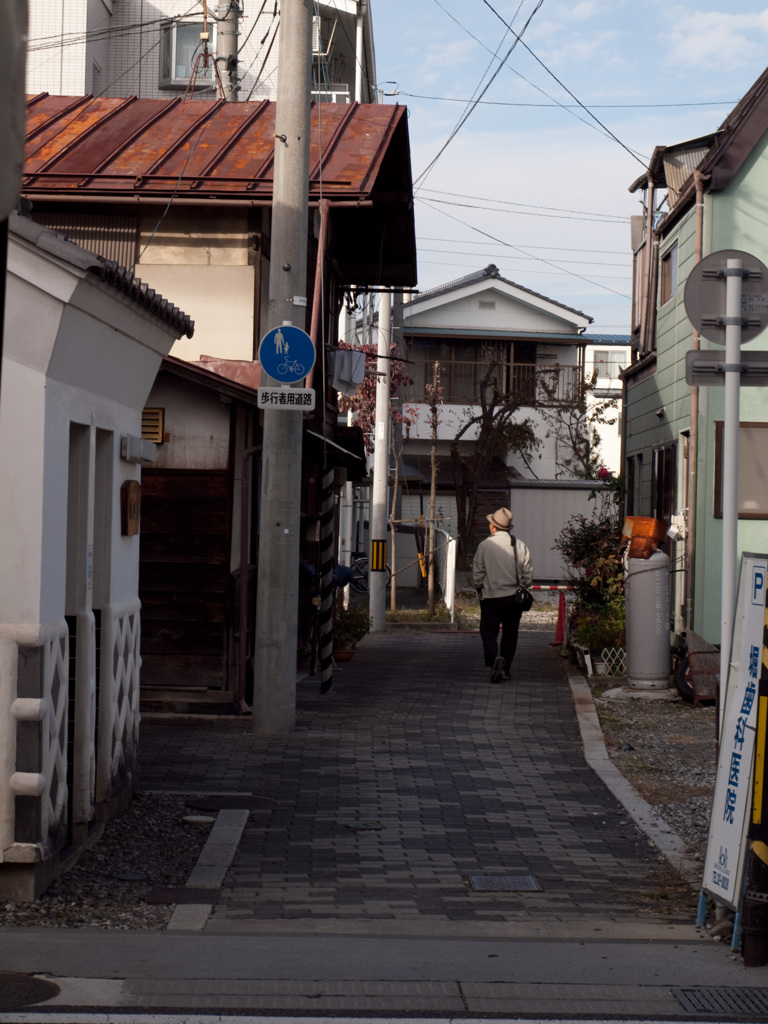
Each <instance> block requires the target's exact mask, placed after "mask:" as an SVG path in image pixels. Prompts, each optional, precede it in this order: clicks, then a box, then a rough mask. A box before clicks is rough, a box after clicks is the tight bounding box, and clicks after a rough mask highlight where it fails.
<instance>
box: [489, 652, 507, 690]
mask: <svg viewBox="0 0 768 1024" xmlns="http://www.w3.org/2000/svg"><path fill="white" fill-rule="evenodd" d="M503 675H504V659H503V658H502V657H501V655H499V657H498V658H497V659H496V661H494V663H493V668H492V669H491V682H492V683H500V682H501V680H502V677H503Z"/></svg>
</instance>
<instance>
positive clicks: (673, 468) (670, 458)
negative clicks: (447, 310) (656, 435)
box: [651, 441, 677, 523]
mask: <svg viewBox="0 0 768 1024" xmlns="http://www.w3.org/2000/svg"><path fill="white" fill-rule="evenodd" d="M676 506H677V441H675V442H674V444H668V445H664V446H663V447H659V448H654V449H653V469H652V476H651V515H652V516H653V518H654V519H661V520H662V521H663V522H665V523H668V522H670V520H671V518H672V516H673V515H674V514H675V511H676Z"/></svg>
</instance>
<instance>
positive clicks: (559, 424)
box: [538, 367, 618, 480]
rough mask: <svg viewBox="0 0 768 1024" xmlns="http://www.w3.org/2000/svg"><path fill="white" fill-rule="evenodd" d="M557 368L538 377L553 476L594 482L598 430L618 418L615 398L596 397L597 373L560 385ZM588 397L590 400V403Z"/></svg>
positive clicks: (597, 464) (599, 464)
mask: <svg viewBox="0 0 768 1024" xmlns="http://www.w3.org/2000/svg"><path fill="white" fill-rule="evenodd" d="M557 369H558V368H557V367H551V368H547V369H546V370H543V371H540V372H539V375H538V386H539V388H540V390H541V392H542V395H543V402H542V405H541V409H540V415H541V418H542V419H543V420H544V423H545V425H546V432H545V434H544V436H545V438H546V439H548V440H552V441H553V443H554V450H555V465H556V466H557V474H556V475H557V477H558V478H559V477H563V476H564V477H577V478H579V479H584V480H596V479H597V477H598V473H599V471H600V469H601V468H602V455H601V452H600V434H599V432H598V427H601V426H613V424H614V423H615V422H616V419H617V417H618V413H617V411H616V410H617V408H618V402H617V400H616V399H615V398H600V397H599V396H598V393H597V388H596V384H597V374H596V373H595V374H593V375H592V377H591V378H590V379H588V380H585V379H583V378H579V379H576V380H573V381H570V382H566V383H565V384H563V382H562V380H560V379H559V376H558V373H557ZM590 397H593V398H594V401H593V402H592V403H591V404H590V401H589V399H590Z"/></svg>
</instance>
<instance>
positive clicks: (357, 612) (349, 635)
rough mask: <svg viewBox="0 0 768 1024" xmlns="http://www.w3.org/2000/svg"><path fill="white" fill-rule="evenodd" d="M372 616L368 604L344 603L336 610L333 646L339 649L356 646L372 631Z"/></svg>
mask: <svg viewBox="0 0 768 1024" xmlns="http://www.w3.org/2000/svg"><path fill="white" fill-rule="evenodd" d="M370 628H371V618H370V614H369V612H368V606H367V605H366V604H351V605H350V606H349V608H345V607H344V606H343V605H341V606H340V607H337V608H336V609H335V610H334V615H333V646H334V648H336V649H338V650H344V649H346V648H349V647H354V646H355V644H356V643H357V642H358V641H359V640H362V639H363V637H364V636H365V635H366V633H368V632H369V631H370Z"/></svg>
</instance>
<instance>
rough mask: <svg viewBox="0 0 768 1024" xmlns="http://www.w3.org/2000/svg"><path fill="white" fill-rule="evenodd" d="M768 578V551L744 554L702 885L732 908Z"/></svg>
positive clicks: (747, 796)
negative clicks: (767, 552) (763, 553)
mask: <svg viewBox="0 0 768 1024" xmlns="http://www.w3.org/2000/svg"><path fill="white" fill-rule="evenodd" d="M767 581H768V555H750V554H746V553H745V554H743V555H742V556H741V574H740V577H739V590H738V597H737V603H736V617H735V619H734V622H735V625H734V630H733V647H732V657H731V662H730V668H729V671H728V682H727V686H726V687H725V691H724V697H721V717H720V751H719V756H718V761H717V777H716V780H715V795H714V798H713V800H712V817H711V819H710V824H709V840H708V843H707V855H706V858H705V860H704V880H703V882H702V886H701V887H702V889H703V890H704V892H706V893H709V895H710V896H714V897H716V898H717V900H718V901H719V902H720V903H724V904H725V905H726V906H729V907H731V908H732V909H733V910H738V908H739V903H740V901H741V891H742V877H743V871H744V861H745V857H744V844H745V840H746V835H747V821H748V814H749V809H750V803H751V798H752V777H753V771H754V752H755V727H756V721H757V683H758V679H759V676H760V663H761V659H762V650H763V620H764V617H765V604H766V600H765V599H766V582H767ZM722 692H723V691H722V690H721V693H722Z"/></svg>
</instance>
